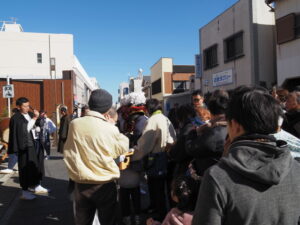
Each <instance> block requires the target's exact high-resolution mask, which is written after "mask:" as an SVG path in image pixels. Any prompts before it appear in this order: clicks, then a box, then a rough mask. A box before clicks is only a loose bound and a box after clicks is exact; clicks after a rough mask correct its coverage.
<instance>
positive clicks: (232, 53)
mask: <svg viewBox="0 0 300 225" xmlns="http://www.w3.org/2000/svg"><path fill="white" fill-rule="evenodd" d="M243 36H244V35H243V32H240V33H237V34H234V35H233V36H231V37H229V38H227V39H225V41H224V53H225V54H224V55H225V60H224V61H225V62H229V61H231V60H234V59H237V58H239V57H241V56H243V55H244V48H243Z"/></svg>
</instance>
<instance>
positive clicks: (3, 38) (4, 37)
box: [0, 32, 74, 79]
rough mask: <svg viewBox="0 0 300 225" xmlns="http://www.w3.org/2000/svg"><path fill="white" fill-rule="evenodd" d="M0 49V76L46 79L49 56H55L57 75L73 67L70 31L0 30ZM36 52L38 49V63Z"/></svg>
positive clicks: (48, 72) (48, 74) (59, 76)
mask: <svg viewBox="0 0 300 225" xmlns="http://www.w3.org/2000/svg"><path fill="white" fill-rule="evenodd" d="M49 42H50V48H49ZM0 49H1V51H0V62H1V64H0V77H6V76H7V75H9V76H10V77H12V78H15V79H50V71H49V70H50V69H49V68H50V66H49V58H50V56H51V57H54V58H55V59H56V77H57V78H62V71H63V70H71V69H72V67H73V54H74V53H73V35H71V34H42V33H27V32H0ZM49 49H50V55H49ZM37 53H42V63H37Z"/></svg>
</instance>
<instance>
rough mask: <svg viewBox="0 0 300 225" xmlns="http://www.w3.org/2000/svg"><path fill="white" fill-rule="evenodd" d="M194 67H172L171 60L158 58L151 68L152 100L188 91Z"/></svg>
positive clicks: (161, 99)
mask: <svg viewBox="0 0 300 225" xmlns="http://www.w3.org/2000/svg"><path fill="white" fill-rule="evenodd" d="M194 75H195V66H194V65H174V64H173V59H172V58H160V59H159V60H158V61H157V62H156V63H155V64H154V65H153V66H152V67H151V94H152V98H156V99H158V100H160V101H163V99H164V98H165V97H167V96H170V95H172V94H175V93H181V92H185V91H190V86H191V77H192V76H194Z"/></svg>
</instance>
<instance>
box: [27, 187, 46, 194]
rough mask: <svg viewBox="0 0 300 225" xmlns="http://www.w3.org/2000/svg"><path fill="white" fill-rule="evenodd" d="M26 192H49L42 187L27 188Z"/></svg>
mask: <svg viewBox="0 0 300 225" xmlns="http://www.w3.org/2000/svg"><path fill="white" fill-rule="evenodd" d="M28 190H29V191H31V192H33V193H35V194H48V193H49V192H50V190H48V189H47V188H44V187H42V186H41V185H38V186H36V187H35V188H28Z"/></svg>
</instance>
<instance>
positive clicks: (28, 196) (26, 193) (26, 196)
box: [21, 191, 36, 200]
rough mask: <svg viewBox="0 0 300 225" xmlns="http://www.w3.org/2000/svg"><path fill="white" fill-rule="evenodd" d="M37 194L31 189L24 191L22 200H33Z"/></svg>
mask: <svg viewBox="0 0 300 225" xmlns="http://www.w3.org/2000/svg"><path fill="white" fill-rule="evenodd" d="M35 198H36V196H35V195H34V194H32V193H30V192H29V191H22V195H21V199H22V200H33V199H35Z"/></svg>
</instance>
